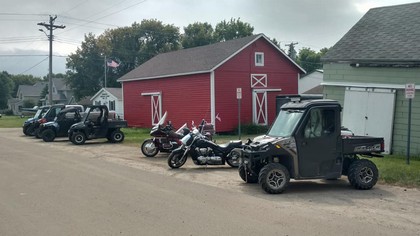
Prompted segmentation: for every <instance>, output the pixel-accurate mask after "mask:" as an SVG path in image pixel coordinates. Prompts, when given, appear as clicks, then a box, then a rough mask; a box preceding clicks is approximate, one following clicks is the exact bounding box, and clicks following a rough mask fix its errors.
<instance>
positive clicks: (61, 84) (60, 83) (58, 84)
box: [52, 78, 70, 90]
mask: <svg viewBox="0 0 420 236" xmlns="http://www.w3.org/2000/svg"><path fill="white" fill-rule="evenodd" d="M52 80H53V84H54V86H55V88H56V89H57V90H70V89H69V87H68V86H67V84H66V81H65V80H64V79H62V78H53V79H52Z"/></svg>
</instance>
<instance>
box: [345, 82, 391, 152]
mask: <svg viewBox="0 0 420 236" xmlns="http://www.w3.org/2000/svg"><path fill="white" fill-rule="evenodd" d="M394 107H395V90H392V89H365V88H347V89H346V92H345V96H344V111H343V125H344V126H345V127H347V128H349V129H350V130H352V131H353V132H354V134H356V135H369V136H377V137H383V138H384V140H385V152H386V153H390V152H391V143H392V128H393V120H394Z"/></svg>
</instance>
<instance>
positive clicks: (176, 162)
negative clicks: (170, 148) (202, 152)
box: [168, 151, 187, 169]
mask: <svg viewBox="0 0 420 236" xmlns="http://www.w3.org/2000/svg"><path fill="white" fill-rule="evenodd" d="M186 161H187V155H185V156H184V152H183V151H179V152H176V151H175V152H171V154H170V155H169V157H168V166H169V167H171V168H172V169H176V168H179V167H181V166H183V165H184V164H185V162H186Z"/></svg>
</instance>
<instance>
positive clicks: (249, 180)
mask: <svg viewBox="0 0 420 236" xmlns="http://www.w3.org/2000/svg"><path fill="white" fill-rule="evenodd" d="M238 172H239V176H240V177H241V179H242V180H243V181H245V182H246V183H249V184H255V183H258V176H256V175H250V174H249V173H248V172H247V171H246V170H245V166H243V165H240V166H239V168H238Z"/></svg>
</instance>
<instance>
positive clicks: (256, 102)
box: [252, 90, 268, 125]
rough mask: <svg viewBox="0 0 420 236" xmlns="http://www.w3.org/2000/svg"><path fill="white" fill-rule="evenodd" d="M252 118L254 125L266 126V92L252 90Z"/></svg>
mask: <svg viewBox="0 0 420 236" xmlns="http://www.w3.org/2000/svg"><path fill="white" fill-rule="evenodd" d="M252 117H253V119H252V120H253V123H254V124H256V125H267V124H268V119H267V91H264V90H263V91H260V90H254V91H253V93H252Z"/></svg>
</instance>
